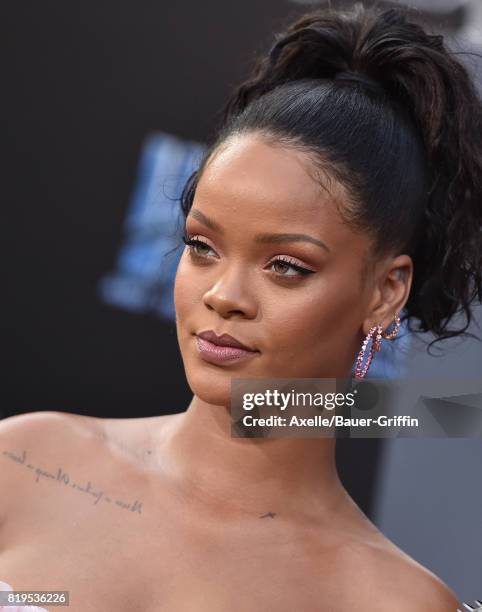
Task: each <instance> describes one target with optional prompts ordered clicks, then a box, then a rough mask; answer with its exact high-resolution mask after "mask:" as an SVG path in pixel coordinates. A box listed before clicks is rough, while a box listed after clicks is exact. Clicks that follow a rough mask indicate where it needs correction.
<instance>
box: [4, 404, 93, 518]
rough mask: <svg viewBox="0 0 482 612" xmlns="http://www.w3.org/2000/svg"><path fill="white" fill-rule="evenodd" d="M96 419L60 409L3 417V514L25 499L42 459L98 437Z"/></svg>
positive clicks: (66, 454)
mask: <svg viewBox="0 0 482 612" xmlns="http://www.w3.org/2000/svg"><path fill="white" fill-rule="evenodd" d="M98 431H99V425H98V423H96V419H93V418H91V417H86V416H83V415H78V414H71V413H66V412H60V411H41V412H25V413H22V414H17V415H13V416H10V417H6V418H5V419H2V420H1V421H0V490H2V491H8V492H10V494H9V495H6V496H3V495H2V502H1V506H0V518H1V517H3V516H4V515H5V513H6V512H7V510H8V509H10V510H11V509H12V508H14V507H15V503H16V500H18V499H23V494H24V493H25V488H28V487H29V486H30V484H31V478H32V476H31V474H30V472H35V471H36V470H35V465H36V464H37V462H38V460H39V459H41V460H42V461H45V462H46V463H48V462H49V460H55V459H56V458H57V457H58V456H62V457H68V456H70V455H71V454H72V453H73V452H74V451H75V449H77V452H78V449H79V447H82V446H88V444H84V445H82V444H78V442H79V440H80V441H82V442H84V443H86V442H88V441H89V440H94V439H95V438H96V437H98V435H99V434H98Z"/></svg>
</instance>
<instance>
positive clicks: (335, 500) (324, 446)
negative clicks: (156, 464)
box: [160, 396, 347, 518]
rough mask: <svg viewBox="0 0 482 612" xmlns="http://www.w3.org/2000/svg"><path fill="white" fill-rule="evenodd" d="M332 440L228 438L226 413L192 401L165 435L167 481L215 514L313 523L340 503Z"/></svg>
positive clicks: (343, 495)
mask: <svg viewBox="0 0 482 612" xmlns="http://www.w3.org/2000/svg"><path fill="white" fill-rule="evenodd" d="M335 442H336V440H335V439H334V438H318V439H312V438H303V439H299V438H298V439H296V438H290V439H287V438H283V439H266V438H233V437H231V415H230V411H229V409H228V408H226V407H223V406H214V405H211V404H208V403H206V402H204V401H203V400H201V399H200V398H198V397H197V396H194V397H193V399H192V401H191V403H190V404H189V406H188V408H187V410H186V411H185V412H183V413H181V414H177V415H174V416H173V418H172V419H171V421H170V424H169V426H168V427H167V429H166V430H164V431H163V436H162V441H161V442H160V452H161V456H162V458H163V466H164V469H165V471H166V474H167V475H168V477H169V479H170V481H171V482H173V483H174V484H175V485H177V486H179V487H180V488H181V489H182V490H183V491H184V492H185V493H186V494H188V495H189V497H190V498H191V499H197V500H198V501H200V502H201V503H203V502H206V503H207V505H208V506H209V507H213V509H215V511H216V513H217V514H218V515H223V514H224V515H225V516H231V515H233V513H234V514H238V515H239V513H241V514H248V515H252V516H263V515H270V514H273V515H280V514H283V513H284V514H285V515H288V514H296V515H297V516H299V514H300V513H302V514H305V515H313V516H317V517H318V518H319V516H320V512H321V513H324V514H325V515H326V514H327V513H328V512H330V511H332V510H333V509H334V508H335V507H336V506H337V504H339V503H340V502H341V501H342V500H343V499H346V496H347V493H346V491H345V489H344V488H343V486H342V485H341V482H340V480H339V478H338V473H337V470H336V465H335Z"/></svg>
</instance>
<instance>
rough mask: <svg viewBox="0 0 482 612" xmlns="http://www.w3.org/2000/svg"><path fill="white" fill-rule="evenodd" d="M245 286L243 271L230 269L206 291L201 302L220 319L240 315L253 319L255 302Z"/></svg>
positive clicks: (256, 307) (245, 280)
mask: <svg viewBox="0 0 482 612" xmlns="http://www.w3.org/2000/svg"><path fill="white" fill-rule="evenodd" d="M247 284H248V283H247V278H246V274H245V273H244V272H243V270H239V269H235V268H231V269H230V270H228V271H226V272H225V273H224V274H223V275H222V276H221V277H220V278H219V279H218V280H217V281H216V283H215V284H214V285H213V286H212V287H211V288H210V289H209V290H208V291H206V293H205V294H204V296H203V302H204V304H205V305H206V306H207V308H209V309H212V310H215V311H216V312H217V313H218V314H219V315H220V316H222V317H229V316H231V315H232V314H240V315H242V316H244V317H246V318H249V319H254V318H255V317H256V314H257V311H258V306H257V300H256V299H255V296H254V295H253V294H252V292H251V291H250V290H248V287H247Z"/></svg>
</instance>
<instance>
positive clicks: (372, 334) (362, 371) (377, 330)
mask: <svg viewBox="0 0 482 612" xmlns="http://www.w3.org/2000/svg"><path fill="white" fill-rule="evenodd" d="M382 332H383V329H382V326H381V325H374V326H373V327H372V328H370V331H369V332H368V334H367V335H366V337H365V340H364V341H363V344H362V348H361V350H360V352H359V353H358V357H357V359H356V368H355V378H357V379H358V380H362V379H363V378H365V375H366V373H367V372H368V368H369V367H370V364H371V362H372V359H373V356H374V355H375V352H376V351H379V350H380V342H381V339H382ZM370 338H371V339H372V345H371V347H370V352H369V353H368V357H367V360H366V363H365V365H364V366H363V367H362V363H363V357H364V356H365V352H366V350H367V345H368V341H369V340H370Z"/></svg>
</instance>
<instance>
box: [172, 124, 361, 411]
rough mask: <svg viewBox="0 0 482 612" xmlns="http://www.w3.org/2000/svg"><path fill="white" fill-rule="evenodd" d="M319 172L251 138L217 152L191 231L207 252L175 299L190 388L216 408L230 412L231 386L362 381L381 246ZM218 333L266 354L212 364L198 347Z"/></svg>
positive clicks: (188, 259)
mask: <svg viewBox="0 0 482 612" xmlns="http://www.w3.org/2000/svg"><path fill="white" fill-rule="evenodd" d="M309 164H310V160H309V158H308V156H307V155H306V154H304V153H300V152H295V151H293V150H288V149H283V148H281V147H275V146H273V145H270V144H268V143H267V142H266V141H265V140H263V139H262V137H261V136H259V135H254V134H251V135H243V136H237V137H236V138H234V139H231V140H229V141H228V142H227V143H225V145H223V147H221V148H220V149H218V150H217V152H216V153H215V155H214V156H213V157H212V158H211V160H210V161H209V163H208V164H207V166H206V167H205V169H204V172H203V174H202V176H201V178H200V180H199V183H198V187H197V190H196V195H195V198H194V202H193V206H192V209H191V211H190V213H189V216H188V218H187V222H186V235H187V237H188V238H189V239H195V240H197V241H199V242H198V243H196V244H195V245H194V246H191V247H188V246H186V247H185V250H184V253H183V254H182V257H181V260H180V262H179V267H178V270H177V274H176V280H175V288H174V299H175V307H176V326H177V337H178V341H179V346H180V350H181V355H182V359H183V362H184V367H185V371H186V376H187V380H188V383H189V385H190V387H191V389H192V391H193V393H194V394H195V395H197V396H198V397H200V398H201V399H203V400H204V401H206V402H209V403H212V404H216V405H227V404H228V403H229V396H230V380H231V378H321V377H330V378H331V377H344V376H348V375H349V374H350V370H351V367H352V364H353V361H354V359H355V357H356V353H357V352H358V350H359V349H360V338H363V335H362V334H361V332H362V330H361V325H362V322H363V310H364V306H365V305H366V300H367V295H366V293H367V292H366V291H364V288H363V287H362V283H361V277H362V269H363V260H364V257H365V254H366V251H367V249H368V248H369V239H368V237H366V236H364V235H362V234H359V233H355V232H354V231H353V230H351V229H350V228H349V227H348V226H347V225H345V224H343V222H342V220H341V218H340V216H339V214H338V213H337V211H336V206H335V205H334V202H335V200H334V198H338V202H339V203H341V205H343V198H344V197H345V196H344V193H343V189H342V188H341V186H339V185H338V186H336V184H333V186H332V187H331V188H330V191H331V193H329V192H328V191H327V190H325V189H323V188H321V187H320V185H319V184H318V183H317V182H316V181H314V180H313V178H311V176H310V172H309V171H308V170H309ZM300 268H301V270H300ZM303 270H306V273H303ZM206 330H213V331H214V332H215V333H216V334H217V335H218V336H220V335H221V334H224V333H226V334H230V335H231V336H233V337H234V338H236V339H237V340H239V341H240V342H241V343H243V344H244V345H246V346H248V347H250V348H252V349H255V350H256V352H253V353H249V354H248V356H245V357H243V358H240V359H237V360H228V361H225V362H222V363H212V361H207V360H206V358H205V357H204V356H203V353H202V352H200V350H199V348H198V342H199V339H198V338H197V334H199V333H202V332H204V331H206ZM204 346H206V343H204ZM204 355H205V354H204ZM208 359H209V356H208Z"/></svg>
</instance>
